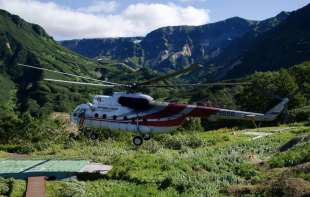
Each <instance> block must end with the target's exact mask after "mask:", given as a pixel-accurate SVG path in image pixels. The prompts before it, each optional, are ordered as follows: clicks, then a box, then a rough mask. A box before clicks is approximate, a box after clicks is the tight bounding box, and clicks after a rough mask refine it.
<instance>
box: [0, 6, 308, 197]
mask: <svg viewBox="0 0 310 197" xmlns="http://www.w3.org/2000/svg"><path fill="white" fill-rule="evenodd" d="M309 9H310V5H309V4H308V5H306V6H305V7H303V8H300V9H298V10H296V11H292V12H281V13H279V14H278V15H276V16H275V17H272V18H269V19H266V20H261V21H254V20H246V19H243V18H240V17H233V18H229V19H227V20H223V21H219V22H216V23H210V24H205V25H201V26H169V27H162V28H159V29H156V30H154V31H152V32H150V33H148V34H147V35H146V36H143V37H141V36H138V37H127V38H126V37H125V38H96V39H95V38H94V39H76V40H67V41H56V40H55V39H54V38H53V37H51V36H50V35H49V34H48V33H47V32H46V31H45V30H44V29H43V28H42V27H41V26H39V25H37V24H32V23H29V22H27V21H26V20H24V19H23V18H21V17H20V16H17V15H14V14H11V13H9V12H8V11H5V10H1V9H0V87H1V88H0V162H1V161H4V160H6V159H13V160H14V159H17V160H18V159H25V160H88V161H92V162H98V163H102V164H106V165H111V166H113V168H112V170H111V171H109V172H108V173H107V174H105V175H100V174H95V175H94V176H78V177H76V179H70V180H48V181H47V182H46V195H47V196H53V197H54V196H55V197H56V196H59V197H62V196H63V197H67V196H296V197H299V196H309V195H310V155H309V154H310V91H309V90H310V53H309V52H310V50H309V48H310V46H309V44H310V30H309V25H308V24H310V15H309V13H310V11H309ZM192 63H199V64H201V65H202V68H199V69H198V70H195V71H193V72H192V73H189V74H186V75H184V76H181V77H176V78H174V79H168V80H163V81H160V82H159V83H157V84H156V85H159V86H160V85H162V87H159V88H155V87H140V88H137V89H135V91H137V92H143V93H145V94H148V95H151V96H152V97H154V99H156V100H157V101H160V102H171V103H184V104H194V105H203V106H212V107H219V108H227V109H233V110H243V111H252V112H257V113H265V112H267V111H268V110H269V109H271V107H272V106H275V103H279V99H280V100H282V99H283V98H288V99H289V103H288V105H287V106H286V107H285V110H284V111H283V113H281V115H280V116H279V118H278V119H277V120H275V121H273V122H270V123H259V122H258V123H257V124H256V125H258V126H259V128H254V127H255V126H254V124H253V122H251V121H231V120H223V121H217V122H212V121H210V120H208V119H207V118H190V119H186V121H185V123H184V124H183V125H182V126H181V127H180V128H179V129H176V130H174V131H173V132H172V133H167V134H158V135H154V136H152V138H151V140H149V141H147V142H145V143H144V144H143V145H141V146H140V147H136V146H134V145H133V144H132V142H131V139H132V137H133V136H132V135H133V134H131V133H124V132H121V131H111V130H107V129H97V130H94V132H96V134H97V136H98V138H97V139H95V140H91V139H90V138H89V137H88V136H85V135H83V133H82V132H81V131H78V128H77V127H76V125H75V126H74V125H72V124H69V122H70V120H69V114H70V113H71V112H72V111H73V110H74V109H75V107H76V106H77V105H79V104H81V103H88V102H90V101H91V99H92V97H93V96H94V95H111V94H112V93H113V92H121V91H126V90H128V89H124V88H123V87H113V88H112V87H99V88H98V87H90V86H76V85H72V84H61V83H52V82H47V81H44V80H43V79H44V78H54V79H59V80H74V81H76V82H79V83H85V82H88V81H87V80H85V79H82V78H78V77H72V78H71V77H68V76H62V77H61V76H59V75H56V74H55V73H50V72H46V71H43V70H31V69H29V68H25V67H21V66H19V65H18V64H27V65H33V66H37V67H40V68H45V69H52V70H56V71H59V72H67V73H71V74H75V75H81V76H84V77H92V78H96V79H98V80H109V81H113V82H116V83H126V84H128V83H130V84H133V83H136V82H142V81H145V80H149V79H152V78H154V77H159V76H163V75H164V74H168V73H171V72H174V71H180V70H181V69H184V68H186V67H187V66H189V65H191V64H192ZM205 82H220V83H221V82H224V83H231V82H240V83H241V84H239V85H235V86H224V85H220V86H204V87H196V88H195V87H194V88H191V87H177V85H178V84H181V83H205ZM242 83H244V84H242ZM173 85H175V87H173ZM165 86H166V87H165ZM168 86H169V87H168ZM171 86H172V87H171ZM26 183H27V181H25V180H22V179H14V178H9V179H5V178H1V177H0V196H10V197H19V196H20V197H21V196H24V195H25V191H26Z"/></svg>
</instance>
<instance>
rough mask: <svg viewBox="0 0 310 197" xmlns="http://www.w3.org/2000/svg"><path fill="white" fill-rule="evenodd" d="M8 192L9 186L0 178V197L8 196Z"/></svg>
mask: <svg viewBox="0 0 310 197" xmlns="http://www.w3.org/2000/svg"><path fill="white" fill-rule="evenodd" d="M9 191H10V186H9V183H8V181H6V180H5V179H2V178H0V196H2V195H4V196H6V195H8V194H9Z"/></svg>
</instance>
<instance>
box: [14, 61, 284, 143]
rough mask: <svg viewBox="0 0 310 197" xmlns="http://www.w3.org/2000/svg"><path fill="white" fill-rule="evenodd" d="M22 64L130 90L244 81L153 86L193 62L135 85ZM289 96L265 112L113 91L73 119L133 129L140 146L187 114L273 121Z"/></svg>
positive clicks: (83, 107)
mask: <svg viewBox="0 0 310 197" xmlns="http://www.w3.org/2000/svg"><path fill="white" fill-rule="evenodd" d="M19 65H20V66H24V67H28V68H33V69H40V70H44V71H49V72H55V73H59V74H63V75H67V76H74V77H79V78H82V79H87V80H93V81H96V83H86V82H77V81H65V80H59V79H44V80H46V81H51V82H59V83H70V84H77V85H90V86H99V87H124V88H128V89H131V90H134V89H136V88H137V87H152V88H157V87H175V86H180V87H184V86H185V87H186V86H198V87H206V86H215V85H237V84H242V83H207V84H177V85H152V84H153V83H156V82H158V81H161V80H164V79H167V78H170V77H175V76H179V75H181V74H184V73H187V72H189V71H191V70H193V69H195V68H197V67H199V65H197V64H194V65H192V66H190V67H188V68H186V69H184V70H181V71H178V72H174V73H171V74H168V75H165V76H161V77H157V78H154V79H151V80H149V81H145V82H142V83H133V84H121V83H113V82H109V81H103V80H98V79H93V78H90V77H83V76H77V75H74V74H70V73H64V72H59V71H55V70H49V69H46V68H40V67H35V66H30V65H24V64H19ZM288 102H289V99H288V98H283V99H282V100H281V102H280V103H279V104H277V105H276V106H275V107H273V108H272V109H270V110H269V111H267V112H266V113H265V114H262V113H254V112H245V111H237V110H230V109H222V108H214V107H206V106H198V105H187V104H177V103H166V102H157V101H155V100H154V99H153V98H152V97H151V96H149V95H146V94H142V93H131V92H128V93H127V92H114V93H113V95H111V96H106V95H96V96H94V97H93V101H92V103H84V104H80V105H78V106H77V107H76V108H75V109H74V111H73V112H72V113H71V116H70V118H71V121H72V122H73V123H75V124H77V125H78V126H79V128H107V129H112V130H122V131H131V132H135V133H137V135H136V136H134V137H133V140H132V141H133V144H134V145H137V146H139V145H141V144H142V143H143V140H149V139H150V134H153V133H164V132H169V131H172V130H174V129H176V128H177V127H179V126H181V125H182V123H183V122H184V120H185V119H186V118H188V117H204V118H207V119H208V120H210V121H216V120H226V119H227V120H249V121H259V122H263V121H273V120H275V119H276V118H277V117H278V115H279V114H280V113H281V112H282V111H283V110H284V109H285V107H286V105H287V103H288Z"/></svg>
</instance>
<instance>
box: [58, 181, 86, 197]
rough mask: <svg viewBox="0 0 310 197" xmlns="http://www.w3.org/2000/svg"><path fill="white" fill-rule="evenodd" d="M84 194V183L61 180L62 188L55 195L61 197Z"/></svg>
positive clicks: (77, 196)
mask: <svg viewBox="0 0 310 197" xmlns="http://www.w3.org/2000/svg"><path fill="white" fill-rule="evenodd" d="M84 195H85V184H84V183H83V182H78V181H67V182H63V185H62V188H61V189H60V190H59V191H58V195H57V196H61V197H80V196H84Z"/></svg>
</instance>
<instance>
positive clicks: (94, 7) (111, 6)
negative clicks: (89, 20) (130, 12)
mask: <svg viewBox="0 0 310 197" xmlns="http://www.w3.org/2000/svg"><path fill="white" fill-rule="evenodd" d="M117 7H118V3H117V2H116V1H95V2H94V3H93V4H91V5H90V6H88V7H85V8H80V9H78V11H81V12H86V13H94V14H102V13H111V12H114V11H115V10H116V8H117Z"/></svg>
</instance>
